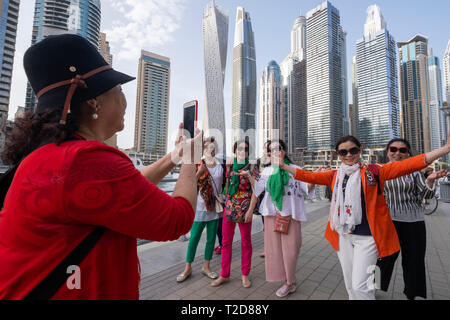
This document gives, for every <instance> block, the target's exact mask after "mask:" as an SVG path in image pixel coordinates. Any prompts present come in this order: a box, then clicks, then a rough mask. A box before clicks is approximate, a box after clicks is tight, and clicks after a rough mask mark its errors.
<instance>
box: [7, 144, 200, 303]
mask: <svg viewBox="0 0 450 320" xmlns="http://www.w3.org/2000/svg"><path fill="white" fill-rule="evenodd" d="M193 219H194V211H193V209H192V207H191V205H190V204H189V202H188V201H187V200H185V199H183V198H172V197H171V196H169V195H167V194H166V193H165V192H163V191H161V190H160V189H159V188H158V187H156V186H155V185H153V184H152V183H150V182H149V181H148V180H147V179H146V178H145V177H144V176H143V175H142V174H141V173H140V172H139V171H138V170H136V169H135V167H134V166H133V164H132V162H131V161H130V159H129V158H128V157H127V156H126V155H125V154H123V153H122V152H120V151H118V150H116V149H114V148H111V147H108V146H106V145H104V144H102V143H99V142H95V141H68V142H64V143H62V144H61V145H60V146H57V145H55V144H49V145H46V146H43V147H41V148H39V149H37V150H36V151H34V152H32V153H31V154H30V155H29V156H28V157H26V158H25V159H24V160H23V161H22V163H21V164H20V166H19V168H18V169H17V172H16V174H15V177H14V180H13V182H12V184H11V187H10V189H9V191H8V194H7V196H6V199H5V204H4V208H3V210H2V211H1V212H0V299H22V298H24V297H25V296H26V295H27V294H28V293H29V292H30V291H31V290H32V289H33V288H35V287H36V286H37V285H38V284H39V283H40V282H42V280H43V279H45V277H46V276H47V275H48V274H49V273H51V272H52V271H53V270H54V269H55V267H56V266H57V265H58V264H59V263H60V262H61V261H62V260H63V259H64V258H65V257H66V256H67V255H68V254H69V253H70V252H71V251H72V250H73V249H74V248H75V247H76V246H77V245H78V244H79V243H80V242H81V241H82V240H83V239H84V238H85V237H86V236H87V235H88V234H89V233H91V232H92V231H93V230H94V228H95V227H96V226H99V225H101V226H105V227H106V228H107V230H106V232H105V233H104V234H103V236H102V237H101V239H100V240H99V241H98V242H97V244H96V245H95V247H94V248H93V249H92V251H91V252H90V253H89V254H88V255H87V256H86V258H85V259H84V260H83V262H82V263H81V264H80V266H79V268H80V269H79V270H80V280H81V289H69V288H68V286H67V285H66V284H64V285H63V286H62V287H61V288H60V289H59V290H58V292H57V293H56V294H55V296H54V297H53V299H138V298H139V261H138V256H137V246H136V238H142V239H148V240H154V241H167V240H175V239H177V238H178V237H179V236H181V235H183V234H186V233H188V231H189V230H190V228H191V226H192V223H193Z"/></svg>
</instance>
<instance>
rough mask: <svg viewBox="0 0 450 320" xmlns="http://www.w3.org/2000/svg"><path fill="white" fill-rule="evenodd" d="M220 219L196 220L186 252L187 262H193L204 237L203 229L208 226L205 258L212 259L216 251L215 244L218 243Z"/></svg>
mask: <svg viewBox="0 0 450 320" xmlns="http://www.w3.org/2000/svg"><path fill="white" fill-rule="evenodd" d="M218 222H219V219H216V220H212V221H207V222H204V221H194V224H193V225H192V229H191V237H190V238H189V244H188V249H187V254H186V262H188V263H192V262H193V261H194V258H195V252H196V251H197V246H198V242H199V241H200V238H201V237H202V233H203V230H204V229H205V227H206V246H205V260H208V261H209V260H211V259H212V256H213V252H214V244H215V243H216V233H217V226H218Z"/></svg>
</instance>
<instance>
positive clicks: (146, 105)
mask: <svg viewBox="0 0 450 320" xmlns="http://www.w3.org/2000/svg"><path fill="white" fill-rule="evenodd" d="M169 93H170V59H169V58H167V57H163V56H160V55H157V54H155V53H152V52H148V51H144V50H142V51H141V57H140V59H139V69H138V82H137V97H136V123H135V133H134V147H135V149H136V151H137V152H145V153H151V154H158V155H165V154H166V149H167V135H168V124H169Z"/></svg>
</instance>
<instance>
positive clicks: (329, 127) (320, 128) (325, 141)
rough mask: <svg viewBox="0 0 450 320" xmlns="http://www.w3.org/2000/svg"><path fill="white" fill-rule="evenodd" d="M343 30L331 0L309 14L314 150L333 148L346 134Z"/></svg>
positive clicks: (308, 57) (308, 66)
mask: <svg viewBox="0 0 450 320" xmlns="http://www.w3.org/2000/svg"><path fill="white" fill-rule="evenodd" d="M341 33H342V29H341V28H340V15H339V11H338V10H337V9H336V8H335V7H334V6H333V5H332V4H331V3H330V2H328V1H326V2H323V3H322V4H321V5H319V6H317V7H316V8H314V9H313V10H311V11H309V12H308V13H307V15H306V79H307V99H308V112H307V115H308V149H311V150H328V149H333V148H334V146H335V143H336V142H337V140H338V139H339V138H341V137H342V135H343V133H344V117H345V114H344V106H343V101H344V99H343V97H342V95H343V89H342V76H343V75H342V54H343V53H344V50H343V44H342V43H341V41H342V39H343V38H344V37H343V36H342V35H341ZM345 108H347V106H346V107H345Z"/></svg>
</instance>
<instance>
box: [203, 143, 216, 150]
mask: <svg viewBox="0 0 450 320" xmlns="http://www.w3.org/2000/svg"><path fill="white" fill-rule="evenodd" d="M215 148H216V147H215V146H214V145H213V144H210V145H209V146H207V147H205V150H214V149H215Z"/></svg>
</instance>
